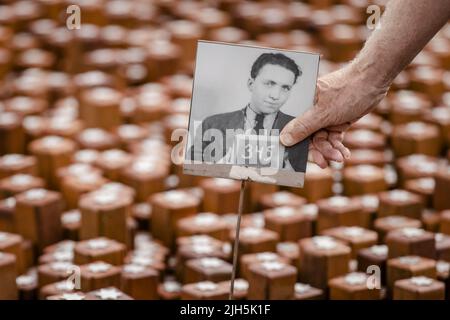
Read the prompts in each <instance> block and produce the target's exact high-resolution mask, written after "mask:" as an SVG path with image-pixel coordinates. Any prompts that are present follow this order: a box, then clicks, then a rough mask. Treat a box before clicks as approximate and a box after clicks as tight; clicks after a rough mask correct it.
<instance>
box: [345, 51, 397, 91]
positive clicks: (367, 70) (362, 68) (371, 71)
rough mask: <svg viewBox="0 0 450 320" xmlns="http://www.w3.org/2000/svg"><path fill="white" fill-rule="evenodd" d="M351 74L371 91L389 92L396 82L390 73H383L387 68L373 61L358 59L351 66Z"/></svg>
mask: <svg viewBox="0 0 450 320" xmlns="http://www.w3.org/2000/svg"><path fill="white" fill-rule="evenodd" d="M349 69H350V73H351V74H352V76H353V77H354V78H355V79H357V81H358V82H360V83H361V84H362V85H363V86H364V88H366V89H367V90H369V91H372V90H373V91H375V92H387V91H388V90H389V87H390V86H391V84H392V81H393V80H394V79H393V77H392V76H390V75H389V74H388V73H385V72H383V70H385V68H383V67H380V66H379V63H375V62H373V60H372V59H364V58H362V57H357V58H356V59H355V60H353V61H352V62H351V63H350V65H349Z"/></svg>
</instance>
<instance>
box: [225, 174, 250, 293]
mask: <svg viewBox="0 0 450 320" xmlns="http://www.w3.org/2000/svg"><path fill="white" fill-rule="evenodd" d="M245 182H246V180H242V181H241V192H240V194H239V209H238V217H237V222H236V235H235V237H234V249H233V269H232V271H231V282H230V296H229V298H228V299H229V300H233V294H234V280H235V278H236V270H237V262H238V261H237V258H238V248H239V231H240V229H241V216H242V211H243V208H244V193H245Z"/></svg>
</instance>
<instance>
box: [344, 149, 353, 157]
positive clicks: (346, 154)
mask: <svg viewBox="0 0 450 320" xmlns="http://www.w3.org/2000/svg"><path fill="white" fill-rule="evenodd" d="M345 150H346V153H345V159H349V158H350V156H351V155H352V153H351V152H350V149H349V148H345Z"/></svg>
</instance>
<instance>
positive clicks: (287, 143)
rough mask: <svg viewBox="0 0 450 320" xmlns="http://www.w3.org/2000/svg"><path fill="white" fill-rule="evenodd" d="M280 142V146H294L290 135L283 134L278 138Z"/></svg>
mask: <svg viewBox="0 0 450 320" xmlns="http://www.w3.org/2000/svg"><path fill="white" fill-rule="evenodd" d="M280 141H281V143H282V144H284V145H285V146H290V145H293V144H294V139H293V138H292V136H291V134H290V133H283V134H282V135H281V136H280Z"/></svg>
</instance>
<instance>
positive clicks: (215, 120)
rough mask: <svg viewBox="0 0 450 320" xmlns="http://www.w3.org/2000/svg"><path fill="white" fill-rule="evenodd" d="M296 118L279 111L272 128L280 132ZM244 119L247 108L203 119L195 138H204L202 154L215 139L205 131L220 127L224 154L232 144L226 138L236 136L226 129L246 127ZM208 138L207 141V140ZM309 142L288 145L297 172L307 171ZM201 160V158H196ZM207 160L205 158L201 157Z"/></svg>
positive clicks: (192, 152)
mask: <svg viewBox="0 0 450 320" xmlns="http://www.w3.org/2000/svg"><path fill="white" fill-rule="evenodd" d="M292 119H294V117H292V116H290V115H287V114H285V113H283V112H281V111H279V112H278V115H277V117H276V118H275V121H274V123H273V126H272V129H278V130H279V132H281V130H282V129H283V128H284V126H285V125H286V124H287V123H288V122H289V121H291V120H292ZM244 121H245V108H244V109H240V110H237V111H233V112H227V113H221V114H216V115H212V116H209V117H207V118H206V119H205V120H203V122H202V125H201V128H199V129H197V132H195V137H194V139H202V154H203V151H204V150H205V148H206V147H207V146H208V145H209V144H211V143H212V142H213V141H209V139H205V137H204V136H203V133H204V132H207V130H209V129H218V130H220V131H221V132H222V136H223V138H224V141H222V146H223V154H224V155H225V153H226V146H227V145H228V146H229V145H231V144H230V143H229V142H228V144H227V141H225V139H226V138H228V139H234V136H231V137H227V136H226V130H227V129H232V130H236V129H242V130H243V129H244ZM205 140H206V141H205ZM308 142H309V139H305V140H303V141H301V142H299V143H297V144H296V145H294V146H292V147H287V148H286V150H287V152H288V158H289V162H290V163H291V165H292V168H294V170H295V171H297V172H305V171H306V161H307V155H308ZM188 154H190V158H191V160H194V148H193V147H191V149H190V150H189V153H188ZM195 160H200V159H195ZM201 160H202V161H205V159H201Z"/></svg>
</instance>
